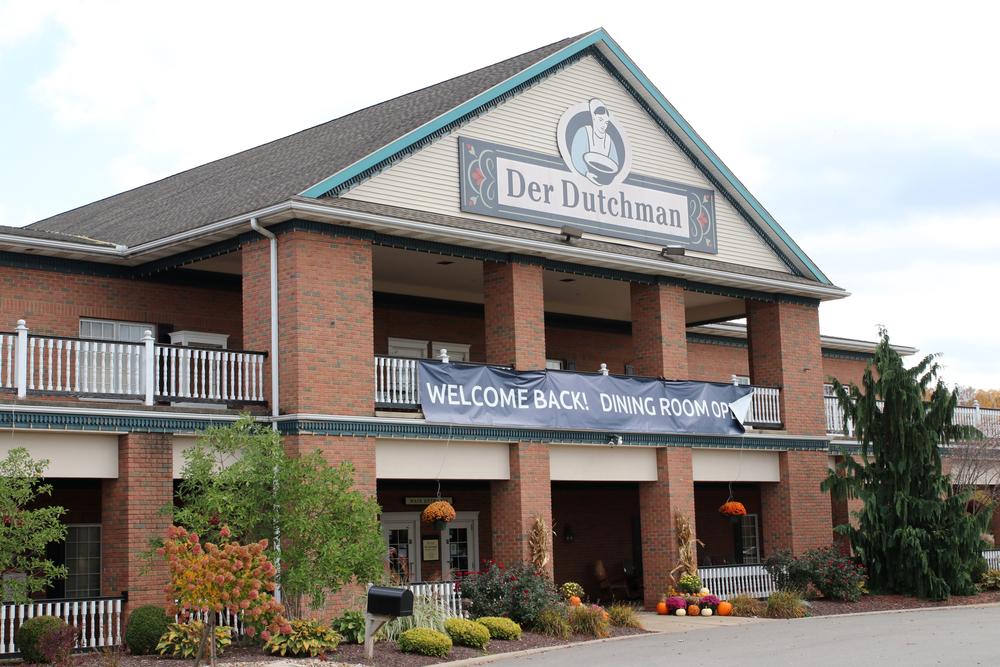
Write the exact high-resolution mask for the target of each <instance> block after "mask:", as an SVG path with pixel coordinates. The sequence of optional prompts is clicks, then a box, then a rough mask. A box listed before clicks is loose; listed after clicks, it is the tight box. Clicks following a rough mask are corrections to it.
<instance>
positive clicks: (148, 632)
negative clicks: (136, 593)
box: [125, 604, 171, 655]
mask: <svg viewBox="0 0 1000 667" xmlns="http://www.w3.org/2000/svg"><path fill="white" fill-rule="evenodd" d="M170 623H171V619H170V617H169V616H167V613H166V612H165V611H163V608H162V607H157V606H156V605H155V604H147V605H144V606H142V607H139V608H138V609H136V610H135V611H133V612H132V613H131V614H129V615H128V629H127V630H125V645H126V646H128V650H130V651H132V655H150V654H151V653H153V651H155V650H156V645H157V644H159V643H160V637H162V636H163V635H164V634H165V633H166V632H167V628H169V627H170Z"/></svg>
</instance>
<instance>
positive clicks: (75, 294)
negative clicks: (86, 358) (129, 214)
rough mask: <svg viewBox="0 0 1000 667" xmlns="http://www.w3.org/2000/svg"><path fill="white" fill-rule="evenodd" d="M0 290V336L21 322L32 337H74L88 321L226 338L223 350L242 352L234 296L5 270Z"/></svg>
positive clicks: (1, 273)
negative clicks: (159, 326)
mask: <svg viewBox="0 0 1000 667" xmlns="http://www.w3.org/2000/svg"><path fill="white" fill-rule="evenodd" d="M0 285H3V287H4V289H3V296H2V297H0V327H2V328H3V330H4V331H13V330H14V327H15V326H17V321H18V320H20V319H23V320H25V322H26V323H27V326H28V329H30V332H31V333H33V334H47V335H51V336H69V337H77V336H79V335H80V318H81V317H92V318H97V319H103V320H120V321H128V322H137V323H146V324H170V325H173V328H174V329H173V330H174V331H183V330H185V329H187V330H191V331H206V332H211V333H223V334H229V347H231V348H237V349H238V348H241V347H243V328H242V315H241V312H240V311H241V301H240V295H239V294H238V293H237V292H230V291H226V290H215V289H207V288H202V287H181V286H177V285H164V284H161V283H153V282H144V281H140V280H123V279H120V278H98V277H94V276H80V275H70V274H66V273H58V272H55V271H40V270H32V269H18V268H13V267H9V266H4V267H0ZM155 333H156V332H154V335H155Z"/></svg>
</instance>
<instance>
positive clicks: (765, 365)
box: [746, 299, 826, 436]
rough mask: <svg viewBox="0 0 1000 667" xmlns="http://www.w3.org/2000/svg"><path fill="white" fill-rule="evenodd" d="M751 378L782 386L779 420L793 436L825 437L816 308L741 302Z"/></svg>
mask: <svg viewBox="0 0 1000 667" xmlns="http://www.w3.org/2000/svg"><path fill="white" fill-rule="evenodd" d="M746 310H747V345H748V347H749V350H748V355H747V356H748V357H749V362H750V382H751V383H753V384H759V385H766V386H780V387H781V398H780V406H781V420H782V422H783V423H784V427H785V430H787V431H788V432H789V433H791V434H793V435H819V436H822V435H826V417H825V415H824V411H823V380H824V378H825V375H824V374H823V353H822V350H821V348H820V342H819V308H818V307H816V306H804V305H800V304H792V303H780V302H773V303H769V302H763V301H754V300H751V299H747V300H746Z"/></svg>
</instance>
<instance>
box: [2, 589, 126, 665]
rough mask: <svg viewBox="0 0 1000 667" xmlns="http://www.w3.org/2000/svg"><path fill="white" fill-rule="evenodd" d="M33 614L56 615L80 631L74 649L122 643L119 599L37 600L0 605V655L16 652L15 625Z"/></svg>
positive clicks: (34, 615)
mask: <svg viewBox="0 0 1000 667" xmlns="http://www.w3.org/2000/svg"><path fill="white" fill-rule="evenodd" d="M36 616H57V617H59V618H61V619H62V620H63V621H65V622H66V624H67V625H72V626H74V627H76V628H79V630H80V639H79V642H78V643H77V648H95V647H101V646H115V645H118V644H121V643H122V598H120V597H111V598H87V599H81V600H39V601H38V602H33V603H30V604H9V603H4V604H0V654H9V653H18V652H19V651H20V649H18V647H17V645H16V644H15V642H14V637H15V634H16V633H17V630H18V628H20V627H21V625H22V624H23V623H24V622H25V621H27V620H28V619H30V618H34V617H36Z"/></svg>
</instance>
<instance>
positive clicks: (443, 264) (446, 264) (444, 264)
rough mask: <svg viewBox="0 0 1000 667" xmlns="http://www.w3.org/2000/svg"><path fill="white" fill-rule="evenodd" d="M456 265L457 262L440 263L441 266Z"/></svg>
mask: <svg viewBox="0 0 1000 667" xmlns="http://www.w3.org/2000/svg"><path fill="white" fill-rule="evenodd" d="M454 263H455V262H452V261H449V260H447V259H446V260H445V261H443V262H438V264H440V265H441V266H448V265H449V264H454Z"/></svg>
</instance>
